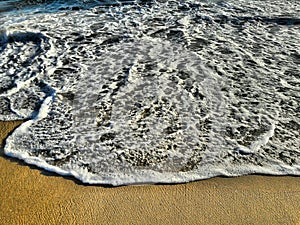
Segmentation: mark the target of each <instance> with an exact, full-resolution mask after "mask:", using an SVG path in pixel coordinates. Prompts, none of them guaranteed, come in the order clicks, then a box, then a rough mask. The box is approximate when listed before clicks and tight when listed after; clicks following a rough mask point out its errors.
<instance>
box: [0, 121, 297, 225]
mask: <svg viewBox="0 0 300 225" xmlns="http://www.w3.org/2000/svg"><path fill="white" fill-rule="evenodd" d="M18 124H20V122H0V142H2V141H3V140H4V138H5V137H6V136H7V135H8V133H9V132H11V131H12V130H13V129H14V128H15V127H16V126H17V125H18ZM0 188H1V191H0V224H1V225H6V224H7V225H11V224H14V225H16V224H26V225H28V224H122V225H123V224H214V225H215V224H272V225H273V224H284V225H288V224H293V225H295V224H297V225H300V177H289V176H281V177H278V176H277V177H275V176H258V175H251V176H243V177H238V178H213V179H208V180H203V181H198V182H192V183H188V184H178V185H148V186H123V187H116V188H109V187H103V186H87V185H83V184H81V183H80V182H78V181H77V180H75V179H72V178H70V177H60V176H58V175H56V174H54V173H50V172H46V171H43V170H40V169H38V168H37V167H35V166H28V165H25V164H24V163H22V162H21V161H19V160H16V159H12V158H8V157H6V156H4V153H3V148H0Z"/></svg>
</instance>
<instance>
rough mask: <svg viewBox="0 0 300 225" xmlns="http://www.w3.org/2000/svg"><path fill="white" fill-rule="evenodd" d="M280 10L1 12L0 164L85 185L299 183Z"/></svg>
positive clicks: (286, 26)
mask: <svg viewBox="0 0 300 225" xmlns="http://www.w3.org/2000/svg"><path fill="white" fill-rule="evenodd" d="M275 2H276V4H274V1H241V0H240V1H236V0H232V1H227V2H226V3H225V2H220V1H185V2H181V1H179V2H174V1H164V2H156V1H149V2H138V1H137V2H123V3H122V2H118V3H106V4H101V5H100V4H98V5H97V4H96V3H95V2H92V3H87V4H83V3H80V1H78V2H76V4H77V5H78V6H80V7H79V8H74V7H75V6H74V4H73V3H72V4H73V5H72V4H71V3H70V4H69V3H68V2H67V3H65V4H63V3H61V2H59V1H54V2H51V3H45V4H43V5H41V6H39V5H35V6H34V10H32V11H30V10H29V8H30V7H29V6H28V5H26V7H25V8H26V9H25V8H24V9H23V11H22V9H20V11H17V12H16V13H7V14H3V15H4V16H2V17H0V24H2V25H1V26H0V31H1V32H0V106H1V107H0V119H1V120H14V119H26V120H27V121H26V122H24V123H23V124H22V125H21V126H20V127H19V128H17V129H16V130H15V131H14V132H13V133H12V134H11V135H10V136H9V137H8V139H7V141H6V145H5V149H4V150H5V153H6V154H7V155H9V156H12V157H17V158H20V159H23V160H24V161H25V162H27V163H29V164H34V165H37V166H39V167H41V168H44V169H47V170H50V171H53V172H56V173H59V174H62V175H72V176H74V177H76V178H78V179H79V180H81V181H82V182H85V183H92V184H112V185H122V184H140V183H179V182H187V181H193V180H199V179H206V178H210V177H214V176H219V175H223V176H240V175H244V174H253V173H260V174H277V175H283V174H290V175H299V174H300V162H299V158H300V152H299V149H300V141H299V130H300V121H299V118H300V115H299V88H298V87H299V83H300V80H299V66H298V65H299V52H300V46H299V43H300V34H299V18H298V17H297V16H299V11H297V7H295V6H296V5H297V1H290V2H289V4H284V3H282V2H280V1H275ZM77 5H76V7H77ZM55 7H56V10H55Z"/></svg>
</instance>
